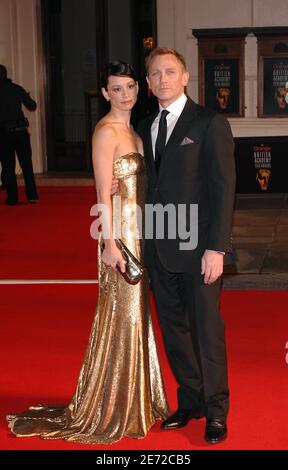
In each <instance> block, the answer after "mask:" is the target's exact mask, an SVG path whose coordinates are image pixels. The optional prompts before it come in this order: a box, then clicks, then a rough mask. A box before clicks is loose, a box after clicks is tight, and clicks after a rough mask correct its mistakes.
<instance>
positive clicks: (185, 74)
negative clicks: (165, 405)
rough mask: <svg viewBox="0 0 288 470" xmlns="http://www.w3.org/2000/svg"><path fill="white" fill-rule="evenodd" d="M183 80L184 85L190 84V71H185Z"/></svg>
mask: <svg viewBox="0 0 288 470" xmlns="http://www.w3.org/2000/svg"><path fill="white" fill-rule="evenodd" d="M182 81H183V83H182V84H183V85H184V86H187V85H188V82H189V72H187V71H185V72H184V74H183V78H182Z"/></svg>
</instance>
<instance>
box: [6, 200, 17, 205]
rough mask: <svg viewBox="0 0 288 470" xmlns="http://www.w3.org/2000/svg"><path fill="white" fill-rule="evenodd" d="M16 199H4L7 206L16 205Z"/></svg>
mask: <svg viewBox="0 0 288 470" xmlns="http://www.w3.org/2000/svg"><path fill="white" fill-rule="evenodd" d="M17 202H18V201H14V200H12V199H6V204H7V206H16V204H17Z"/></svg>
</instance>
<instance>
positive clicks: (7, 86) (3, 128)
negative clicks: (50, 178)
mask: <svg viewBox="0 0 288 470" xmlns="http://www.w3.org/2000/svg"><path fill="white" fill-rule="evenodd" d="M22 104H23V105H24V106H25V107H26V108H27V109H28V110H29V111H35V109H36V107H37V105H36V102H35V101H34V100H32V98H31V97H30V95H29V93H27V92H26V91H25V90H24V88H22V87H21V86H19V85H16V84H14V83H12V80H10V79H8V78H7V69H6V67H4V65H0V160H1V165H2V175H1V179H2V184H3V186H4V188H5V189H6V191H7V199H6V204H8V205H10V206H13V205H15V204H17V202H18V188H17V179H16V174H15V163H16V161H15V152H16V154H17V157H18V161H19V163H20V166H21V169H22V173H23V177H24V181H25V189H26V196H27V199H28V201H29V202H31V203H34V202H37V201H38V194H37V189H36V185H35V179H34V174H33V166H32V150H31V143H30V135H29V133H28V129H27V128H28V126H29V122H28V119H26V118H25V116H24V114H23V111H22Z"/></svg>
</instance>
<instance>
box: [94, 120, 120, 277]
mask: <svg viewBox="0 0 288 470" xmlns="http://www.w3.org/2000/svg"><path fill="white" fill-rule="evenodd" d="M116 148H117V142H116V133H115V131H114V129H113V128H112V127H111V126H109V125H103V126H102V127H99V128H98V129H97V127H96V129H95V131H94V134H93V139H92V160H93V169H94V176H95V183H96V190H97V198H98V204H103V205H104V206H105V211H103V212H102V220H103V223H102V227H103V228H104V227H105V230H103V238H104V241H105V249H104V251H103V253H102V260H103V262H104V263H105V264H106V265H108V266H111V267H112V268H113V269H115V268H116V265H117V264H119V266H120V269H121V271H122V272H124V271H125V262H124V259H123V257H122V255H121V252H120V251H119V249H118V248H117V246H116V243H115V240H114V238H113V223H112V204H111V185H112V179H113V158H114V155H115V151H116Z"/></svg>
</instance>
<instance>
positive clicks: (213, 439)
mask: <svg viewBox="0 0 288 470" xmlns="http://www.w3.org/2000/svg"><path fill="white" fill-rule="evenodd" d="M226 437H227V425H226V422H225V421H223V420H222V419H217V418H214V419H207V423H206V429H205V439H206V441H207V442H209V444H218V443H219V442H222V441H224V440H225V439H226Z"/></svg>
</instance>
